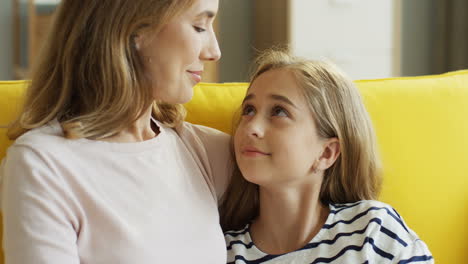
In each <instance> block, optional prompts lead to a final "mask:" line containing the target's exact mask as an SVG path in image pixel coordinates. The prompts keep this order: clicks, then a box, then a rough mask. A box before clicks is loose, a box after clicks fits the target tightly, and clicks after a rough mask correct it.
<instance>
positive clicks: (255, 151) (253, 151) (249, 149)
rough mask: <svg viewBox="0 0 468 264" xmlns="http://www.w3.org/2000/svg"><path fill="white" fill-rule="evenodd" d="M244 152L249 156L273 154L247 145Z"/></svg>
mask: <svg viewBox="0 0 468 264" xmlns="http://www.w3.org/2000/svg"><path fill="white" fill-rule="evenodd" d="M242 154H244V155H246V156H249V157H259V156H270V155H271V154H269V153H265V152H263V151H261V150H259V149H257V148H255V147H246V148H244V149H243V150H242Z"/></svg>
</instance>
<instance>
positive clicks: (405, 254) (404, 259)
mask: <svg viewBox="0 0 468 264" xmlns="http://www.w3.org/2000/svg"><path fill="white" fill-rule="evenodd" d="M394 263H398V264H406V263H418V264H429V263H430V264H433V263H434V258H433V257H432V254H431V252H430V251H429V248H428V247H427V245H426V244H425V243H424V242H423V241H422V240H419V239H418V240H416V241H414V242H413V243H411V244H409V245H408V246H407V247H406V248H405V249H403V250H402V251H401V252H400V254H399V255H397V256H395V259H394Z"/></svg>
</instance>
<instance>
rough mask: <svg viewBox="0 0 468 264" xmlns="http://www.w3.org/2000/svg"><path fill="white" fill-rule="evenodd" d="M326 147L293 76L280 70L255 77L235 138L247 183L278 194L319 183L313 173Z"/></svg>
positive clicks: (237, 154)
mask: <svg viewBox="0 0 468 264" xmlns="http://www.w3.org/2000/svg"><path fill="white" fill-rule="evenodd" d="M324 143H325V140H323V139H321V138H320V137H319V136H318V135H317V129H316V126H315V122H314V118H313V116H312V112H311V111H310V109H309V107H308V103H307V101H306V99H305V97H304V96H303V93H301V88H300V87H299V86H298V84H297V82H296V79H295V77H294V75H293V74H292V73H291V72H289V71H288V70H284V69H276V70H270V71H267V72H265V73H262V74H261V75H260V76H259V77H257V79H256V80H255V81H254V82H253V83H252V86H251V87H250V88H249V90H248V92H247V95H246V97H245V99H244V102H243V104H242V117H241V121H240V123H239V126H238V128H237V130H236V132H235V135H234V148H235V154H236V161H237V163H238V165H239V168H240V170H241V172H242V174H243V176H244V178H245V179H246V180H248V181H250V182H253V183H256V184H258V185H260V186H263V187H267V186H277V187H278V186H279V187H280V188H282V187H286V186H287V185H289V186H291V185H292V186H299V185H302V184H304V183H312V184H314V183H317V177H313V176H314V175H312V171H313V167H314V164H315V163H316V160H317V159H318V157H319V156H320V154H321V152H322V151H323V149H324Z"/></svg>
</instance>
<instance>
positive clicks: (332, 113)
mask: <svg viewBox="0 0 468 264" xmlns="http://www.w3.org/2000/svg"><path fill="white" fill-rule="evenodd" d="M274 69H284V70H287V71H289V72H291V73H293V74H294V76H295V78H296V79H297V81H298V83H299V85H300V87H301V88H302V91H303V93H304V96H305V98H306V99H307V102H308V103H309V107H310V110H311V111H312V115H313V116H314V120H315V125H316V127H317V131H318V132H317V133H318V136H320V137H322V138H333V137H336V138H338V140H339V144H340V150H341V153H340V155H339V157H338V159H337V160H336V162H335V163H334V164H333V165H332V166H331V167H330V168H329V169H327V170H326V171H325V172H324V176H323V182H322V186H321V190H320V196H319V198H320V201H321V202H322V203H323V204H325V205H327V204H329V203H350V202H356V201H359V200H368V199H376V198H377V196H378V193H379V191H380V185H381V177H380V160H379V157H378V152H377V145H376V139H375V134H374V130H373V127H372V123H371V120H370V118H369V115H368V113H367V111H366V109H365V107H364V104H363V102H362V99H361V96H360V94H359V92H358V90H357V88H356V87H355V85H354V84H353V82H352V81H351V80H349V79H348V78H347V77H346V76H345V75H344V74H342V73H341V72H340V71H339V70H338V69H337V68H336V67H334V66H333V65H332V64H329V63H325V62H320V61H312V60H305V59H302V58H299V57H295V56H292V55H290V54H289V53H288V52H285V51H280V50H269V51H267V52H265V53H263V54H261V55H260V56H259V58H258V59H257V68H256V70H255V73H254V74H253V77H252V78H251V82H250V83H251V84H252V83H253V82H254V81H255V80H256V79H257V78H258V77H259V76H260V75H261V74H263V73H265V72H267V71H270V70H274ZM311 136H312V135H311ZM231 148H233V144H232V142H231ZM231 153H232V155H234V151H233V149H232V150H231ZM233 159H234V157H233ZM259 202H260V201H259V190H258V186H257V185H256V184H253V183H250V182H248V181H246V180H245V179H244V178H243V177H242V173H241V171H240V169H239V167H238V166H234V170H233V174H232V178H231V183H230V185H229V187H228V189H227V191H226V193H225V195H224V197H223V201H222V204H221V206H220V214H221V226H222V227H223V230H225V231H227V230H237V229H240V228H243V227H244V226H245V224H247V223H248V222H250V221H252V220H253V219H254V218H256V217H257V216H258V213H259Z"/></svg>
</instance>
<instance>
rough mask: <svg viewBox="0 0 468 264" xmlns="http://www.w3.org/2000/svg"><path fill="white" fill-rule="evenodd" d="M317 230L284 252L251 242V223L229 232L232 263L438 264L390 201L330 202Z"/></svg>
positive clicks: (229, 253) (227, 244)
mask: <svg viewBox="0 0 468 264" xmlns="http://www.w3.org/2000/svg"><path fill="white" fill-rule="evenodd" d="M329 207H330V214H329V216H328V218H327V220H326V222H325V224H324V225H323V227H322V229H321V230H320V231H319V232H318V233H317V235H316V236H315V237H314V238H313V239H312V241H310V242H309V243H308V244H307V245H305V246H304V247H302V248H300V249H298V250H296V251H293V252H289V253H286V254H280V255H270V254H267V253H264V252H262V251H261V250H260V249H258V248H257V247H256V246H255V244H254V243H253V242H252V238H251V236H250V224H247V225H246V226H245V227H244V228H243V229H241V230H237V231H228V232H226V233H225V234H224V237H225V239H226V246H227V251H228V260H227V262H228V263H236V264H240V263H248V264H254V263H270V264H271V263H297V264H299V263H402V264H403V263H418V264H420V263H434V259H433V257H432V255H431V252H430V251H429V249H428V247H427V246H426V244H425V243H424V242H423V241H422V240H420V239H419V237H418V236H417V235H416V233H415V232H414V231H413V230H411V229H409V228H408V226H407V225H406V224H405V222H404V221H403V218H402V217H401V216H400V215H399V214H398V213H397V212H396V210H395V209H393V208H392V207H391V206H389V205H387V204H385V203H382V202H379V201H359V202H356V203H350V204H331V205H330V206H329Z"/></svg>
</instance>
